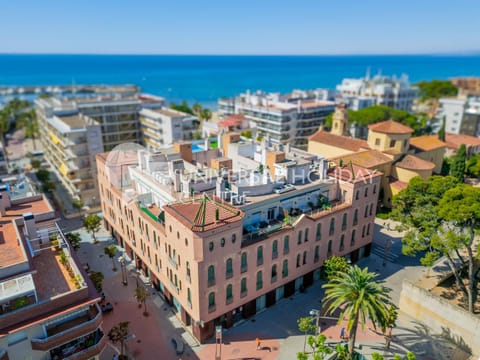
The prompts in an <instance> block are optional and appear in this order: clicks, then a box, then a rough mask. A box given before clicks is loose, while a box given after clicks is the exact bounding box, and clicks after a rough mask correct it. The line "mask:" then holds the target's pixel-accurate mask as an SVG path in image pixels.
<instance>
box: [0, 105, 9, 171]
mask: <svg viewBox="0 0 480 360" xmlns="http://www.w3.org/2000/svg"><path fill="white" fill-rule="evenodd" d="M10 117H11V115H10V111H9V109H7V108H3V109H1V110H0V144H1V146H2V149H3V152H4V153H5V162H6V163H7V168H8V154H7V149H6V148H5V134H6V133H7V131H8V129H9V128H10Z"/></svg>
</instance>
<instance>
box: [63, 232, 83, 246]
mask: <svg viewBox="0 0 480 360" xmlns="http://www.w3.org/2000/svg"><path fill="white" fill-rule="evenodd" d="M65 238H66V239H67V240H68V242H69V243H70V246H71V247H72V248H73V250H75V251H78V249H80V242H81V241H82V238H81V236H80V234H79V233H76V232H70V233H68V234H66V235H65Z"/></svg>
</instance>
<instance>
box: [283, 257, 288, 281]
mask: <svg viewBox="0 0 480 360" xmlns="http://www.w3.org/2000/svg"><path fill="white" fill-rule="evenodd" d="M287 276H288V260H283V264H282V277H283V278H286V277H287Z"/></svg>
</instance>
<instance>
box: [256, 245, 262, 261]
mask: <svg viewBox="0 0 480 360" xmlns="http://www.w3.org/2000/svg"><path fill="white" fill-rule="evenodd" d="M262 264H263V246H259V247H258V248H257V265H262Z"/></svg>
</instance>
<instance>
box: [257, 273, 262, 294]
mask: <svg viewBox="0 0 480 360" xmlns="http://www.w3.org/2000/svg"><path fill="white" fill-rule="evenodd" d="M262 287H263V275H262V271H261V270H260V271H258V272H257V290H260V289H261V288H262Z"/></svg>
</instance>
